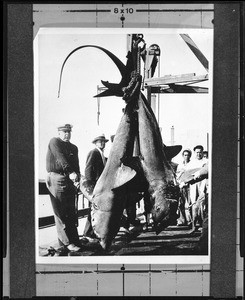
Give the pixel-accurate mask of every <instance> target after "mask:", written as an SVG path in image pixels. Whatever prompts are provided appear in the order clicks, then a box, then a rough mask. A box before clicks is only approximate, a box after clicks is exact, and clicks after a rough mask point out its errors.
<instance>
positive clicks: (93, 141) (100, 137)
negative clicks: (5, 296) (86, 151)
mask: <svg viewBox="0 0 245 300" xmlns="http://www.w3.org/2000/svg"><path fill="white" fill-rule="evenodd" d="M99 140H102V141H105V143H107V142H108V141H109V140H108V139H106V138H105V135H104V134H101V135H99V136H97V137H96V138H94V139H93V140H92V143H93V144H94V143H96V142H97V141H99Z"/></svg>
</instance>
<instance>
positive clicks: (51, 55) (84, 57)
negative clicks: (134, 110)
mask: <svg viewBox="0 0 245 300" xmlns="http://www.w3.org/2000/svg"><path fill="white" fill-rule="evenodd" d="M130 33H141V34H143V35H144V40H145V42H146V47H149V46H150V45H152V44H157V45H158V46H159V47H160V50H161V55H160V59H159V62H158V66H157V69H156V71H155V74H154V77H162V76H165V75H181V74H187V73H195V74H196V75H206V74H207V71H206V70H205V68H204V67H203V66H202V64H201V63H200V62H199V61H198V59H197V58H196V57H195V55H194V54H193V53H192V52H191V50H190V49H189V48H188V46H187V45H186V44H185V42H184V41H183V40H182V38H181V37H180V35H179V33H186V34H189V36H190V37H191V38H192V39H193V41H194V42H195V43H196V45H197V46H198V47H199V49H200V50H201V51H202V53H203V54H204V55H205V57H206V58H207V59H208V60H209V65H210V70H209V78H210V79H209V80H208V81H206V82H201V83H198V84H196V85H197V86H202V87H209V93H208V94H158V95H156V117H157V119H158V122H159V126H160V128H161V133H162V138H163V142H164V143H165V144H166V145H170V144H171V142H172V141H171V127H172V126H174V144H179V145H182V146H183V148H190V149H193V147H194V146H195V145H197V144H202V145H203V146H204V148H205V150H206V149H207V143H209V146H210V145H211V140H209V142H207V136H208V137H209V138H210V139H211V125H212V57H213V31H212V29H181V30H180V29H174V30H172V29H146V28H144V29H136V28H134V29H128V28H127V29H123V28H118V29H113V28H111V29H101V28H100V29H99V28H93V29H90V28H84V29H78V28H73V29H72V28H62V29H61V28H59V29H58V28H57V29H56V28H42V29H40V30H39V32H38V34H37V35H36V37H35V40H34V92H35V99H34V107H35V112H34V119H35V124H34V126H35V162H36V173H37V176H38V178H39V179H44V178H45V176H46V168H45V159H46V152H47V147H48V143H49V140H50V139H51V138H52V137H54V136H57V127H58V126H59V125H60V124H64V123H70V124H72V125H73V131H72V137H71V142H72V143H74V144H75V145H77V147H78V149H79V160H80V168H81V173H82V174H83V173H84V167H85V160H86V156H87V153H88V151H89V150H90V149H92V148H93V147H94V145H93V144H92V140H93V138H94V137H96V136H98V135H100V134H101V133H104V134H105V136H106V137H107V138H109V137H110V135H112V134H115V132H116V130H117V127H118V125H119V122H120V119H121V117H122V109H123V108H124V107H125V102H124V101H123V100H122V98H120V97H114V96H112V97H105V98H100V119H99V126H98V124H97V111H98V103H97V99H96V98H94V96H95V95H96V94H97V93H98V92H97V88H98V87H102V86H103V85H102V83H101V80H105V81H109V82H112V83H118V82H120V80H121V75H120V72H119V70H118V69H117V67H116V66H115V64H114V63H113V62H112V60H111V59H110V58H109V57H108V56H107V55H106V54H105V53H104V52H102V51H101V50H99V49H95V48H91V47H89V48H84V49H80V50H78V51H76V52H75V53H74V54H72V55H71V56H70V57H69V59H68V60H67V62H66V64H65V67H64V70H63V76H62V82H61V90H60V97H59V98H58V88H59V78H60V71H61V67H62V64H63V62H64V60H65V58H66V57H67V55H68V54H69V53H70V52H71V51H72V50H74V49H75V48H77V47H79V46H82V45H95V46H100V47H103V48H105V49H107V50H109V51H110V52H112V53H113V54H114V55H116V56H117V57H118V58H119V59H120V60H121V61H122V62H123V63H124V64H126V55H127V34H130ZM142 69H143V61H142ZM172 132H173V131H172ZM110 148H111V142H110V141H109V142H108V143H107V144H106V148H105V155H106V156H108V155H109V152H110ZM209 151H211V147H210V148H209ZM173 161H175V162H177V163H180V162H181V153H180V154H179V155H178V156H176V157H175V158H174V159H173Z"/></svg>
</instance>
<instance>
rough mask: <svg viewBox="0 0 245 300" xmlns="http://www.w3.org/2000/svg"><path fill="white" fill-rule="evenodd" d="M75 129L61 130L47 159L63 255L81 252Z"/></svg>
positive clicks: (49, 183)
mask: <svg viewBox="0 0 245 300" xmlns="http://www.w3.org/2000/svg"><path fill="white" fill-rule="evenodd" d="M71 130H72V125H70V124H64V125H61V126H59V127H58V137H54V138H52V139H51V140H50V142H49V145H48V151H47V156H46V169H47V172H48V174H47V179H46V184H47V188H48V190H49V192H50V199H51V203H52V207H53V211H54V218H55V225H56V229H57V234H58V242H59V245H60V248H59V251H60V253H63V254H64V253H68V252H69V251H72V252H73V251H75V252H77V251H79V250H80V241H79V236H78V231H77V225H76V224H77V216H76V209H75V199H76V196H77V189H78V187H79V180H80V167H79V159H78V148H77V146H75V145H74V144H72V143H71V142H70V139H71ZM59 251H58V253H59ZM63 254H61V255H63Z"/></svg>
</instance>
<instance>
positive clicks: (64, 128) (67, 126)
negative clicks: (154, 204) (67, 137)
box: [58, 124, 73, 131]
mask: <svg viewBox="0 0 245 300" xmlns="http://www.w3.org/2000/svg"><path fill="white" fill-rule="evenodd" d="M72 127H73V126H72V125H71V124H62V125H60V126H59V127H58V131H71V129H72Z"/></svg>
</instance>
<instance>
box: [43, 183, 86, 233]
mask: <svg viewBox="0 0 245 300" xmlns="http://www.w3.org/2000/svg"><path fill="white" fill-rule="evenodd" d="M48 194H49V191H48V189H47V187H46V184H45V180H42V179H39V195H48ZM78 197H79V199H78V201H79V202H80V201H81V203H82V209H80V210H78V212H77V215H78V219H80V218H84V217H86V216H87V215H88V211H89V208H88V203H86V202H87V200H86V199H85V198H84V196H83V195H82V194H81V195H79V196H78ZM38 221H39V223H38V226H39V229H44V228H47V227H50V226H54V225H55V221H54V216H53V215H51V216H47V217H42V218H39V220H38Z"/></svg>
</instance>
